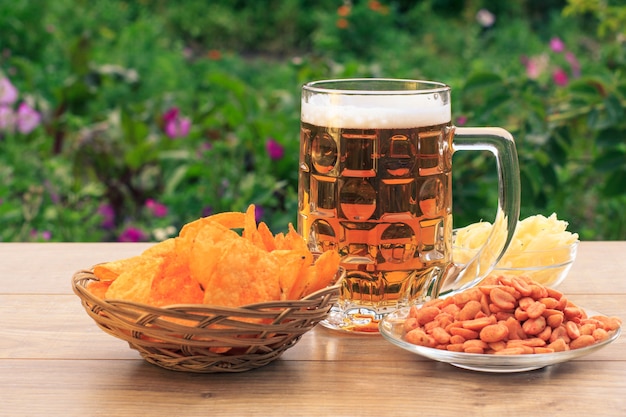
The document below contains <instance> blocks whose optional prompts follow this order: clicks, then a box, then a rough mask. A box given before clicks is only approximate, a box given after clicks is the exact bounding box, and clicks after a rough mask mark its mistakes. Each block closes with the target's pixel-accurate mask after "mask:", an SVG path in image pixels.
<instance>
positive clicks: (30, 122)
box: [16, 103, 41, 135]
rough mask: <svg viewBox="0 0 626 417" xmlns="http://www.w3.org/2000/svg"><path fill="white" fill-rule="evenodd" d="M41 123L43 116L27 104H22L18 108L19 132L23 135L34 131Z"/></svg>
mask: <svg viewBox="0 0 626 417" xmlns="http://www.w3.org/2000/svg"><path fill="white" fill-rule="evenodd" d="M39 123H41V115H40V114H39V112H38V111H36V110H35V109H33V108H32V107H30V106H29V105H28V104H27V103H21V104H20V105H19V107H18V108H17V122H16V124H17V130H18V131H19V132H20V133H22V134H24V135H25V134H27V133H30V132H32V131H33V129H35V128H36V127H37V126H39Z"/></svg>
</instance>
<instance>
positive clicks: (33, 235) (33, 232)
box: [30, 229, 52, 240]
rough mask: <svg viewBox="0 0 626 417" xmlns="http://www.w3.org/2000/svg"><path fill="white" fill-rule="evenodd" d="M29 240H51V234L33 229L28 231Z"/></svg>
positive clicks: (47, 231)
mask: <svg viewBox="0 0 626 417" xmlns="http://www.w3.org/2000/svg"><path fill="white" fill-rule="evenodd" d="M30 237H31V239H33V240H35V239H37V240H38V239H41V240H50V239H51V238H52V232H51V231H49V230H42V231H41V232H40V231H38V230H35V229H32V230H31V231H30Z"/></svg>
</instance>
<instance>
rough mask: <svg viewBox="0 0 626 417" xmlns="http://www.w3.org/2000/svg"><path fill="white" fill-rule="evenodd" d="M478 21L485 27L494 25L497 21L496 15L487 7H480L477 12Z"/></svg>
mask: <svg viewBox="0 0 626 417" xmlns="http://www.w3.org/2000/svg"><path fill="white" fill-rule="evenodd" d="M476 21H477V22H478V23H479V24H480V25H481V26H482V27H484V28H488V27H491V26H493V24H494V23H496V16H495V15H494V14H493V13H491V12H490V11H489V10H487V9H480V10H479V11H478V12H477V13H476Z"/></svg>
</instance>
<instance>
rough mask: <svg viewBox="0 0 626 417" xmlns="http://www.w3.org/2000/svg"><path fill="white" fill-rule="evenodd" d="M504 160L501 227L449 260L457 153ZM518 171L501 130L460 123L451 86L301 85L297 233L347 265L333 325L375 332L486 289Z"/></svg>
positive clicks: (506, 227) (506, 235)
mask: <svg viewBox="0 0 626 417" xmlns="http://www.w3.org/2000/svg"><path fill="white" fill-rule="evenodd" d="M458 150H487V151H490V152H491V153H493V154H494V155H495V157H496V159H497V167H498V168H497V169H498V178H499V184H498V185H499V199H498V208H497V210H496V218H495V221H494V228H493V231H492V233H491V235H490V236H489V239H488V240H487V242H486V243H485V245H484V246H483V248H482V249H481V250H480V251H479V252H478V254H477V255H476V256H475V257H474V259H472V261H470V262H469V263H467V264H466V265H462V266H460V265H455V264H454V262H453V259H452V239H453V236H452V234H453V226H452V189H451V187H452V177H451V175H452V154H453V153H454V152H455V151H458ZM519 195H520V185H519V167H518V160H517V151H516V148H515V143H514V141H513V138H512V136H511V135H510V134H509V133H508V132H507V131H505V130H503V129H501V128H490V127H482V128H466V127H455V126H453V125H452V123H451V101H450V88H449V87H448V86H447V85H445V84H441V83H437V82H430V81H416V80H397V79H373V78H372V79H340V80H327V81H316V82H311V83H308V84H306V85H304V87H303V90H302V108H301V129H300V163H299V186H298V198H299V207H298V231H299V233H300V234H301V235H302V236H303V237H304V238H305V239H306V241H307V244H308V246H309V249H310V250H311V251H312V252H323V251H327V250H335V251H338V253H339V254H340V255H341V266H342V267H343V268H344V269H345V270H346V276H345V279H344V280H342V286H341V293H340V296H339V300H338V302H337V303H336V305H335V306H334V307H333V310H332V311H331V313H330V315H329V316H328V318H327V320H325V321H324V322H323V324H324V325H325V326H326V327H331V328H335V329H339V330H345V331H356V332H359V331H360V332H376V331H377V329H378V321H379V320H380V319H381V318H382V317H383V316H384V315H385V314H387V313H389V312H391V311H393V310H395V309H397V308H400V307H403V306H406V305H410V304H413V303H415V304H419V303H422V302H424V301H426V300H428V299H430V298H434V297H438V296H444V295H449V294H453V293H455V292H457V291H461V290H463V289H466V288H468V287H470V286H474V285H476V284H477V283H479V282H480V281H481V280H482V279H483V278H484V277H485V276H486V275H487V274H488V273H489V272H490V271H491V270H492V269H493V267H494V266H495V264H496V263H497V261H498V260H499V259H500V257H501V256H502V254H503V253H504V251H505V250H506V248H507V246H508V245H509V242H510V240H511V238H512V236H513V232H514V230H515V226H516V224H517V220H518V218H519V199H520V197H519Z"/></svg>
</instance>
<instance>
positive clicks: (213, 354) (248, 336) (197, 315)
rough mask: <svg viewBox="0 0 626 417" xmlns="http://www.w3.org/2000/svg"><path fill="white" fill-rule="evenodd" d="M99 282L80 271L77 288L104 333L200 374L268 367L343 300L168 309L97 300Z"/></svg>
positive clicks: (329, 297) (328, 291)
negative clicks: (92, 286)
mask: <svg viewBox="0 0 626 417" xmlns="http://www.w3.org/2000/svg"><path fill="white" fill-rule="evenodd" d="M338 275H339V274H338ZM94 280H96V281H97V280H98V278H96V276H95V275H94V274H93V271H92V270H82V271H78V272H76V273H75V274H74V276H73V278H72V288H73V290H74V292H75V293H76V295H78V296H79V297H80V299H81V302H82V305H83V307H84V308H85V310H86V311H87V313H88V314H89V316H90V317H91V318H92V319H93V320H94V321H95V322H96V323H97V324H98V326H99V327H100V328H101V329H102V330H104V331H105V332H107V333H109V334H111V335H113V336H115V337H117V338H119V339H122V340H125V341H127V342H128V344H129V345H130V347H131V348H132V349H135V350H137V351H139V353H140V354H141V356H142V357H143V358H144V359H145V360H146V361H148V362H150V363H152V364H155V365H158V366H161V367H163V368H166V369H171V370H176V371H186V372H197V373H216V372H242V371H247V370H251V369H255V368H259V367H261V366H264V365H267V364H268V363H270V362H272V361H274V360H275V359H277V358H278V357H280V355H281V354H282V353H283V352H284V351H285V350H287V349H289V348H290V347H292V346H294V345H295V344H296V343H297V342H298V341H299V340H300V338H301V337H302V335H303V334H304V333H306V332H307V331H308V330H310V329H312V328H313V327H314V326H315V325H316V324H317V323H318V322H320V321H321V320H323V319H324V318H325V317H326V315H327V314H328V312H329V310H330V308H331V307H332V304H333V303H334V302H335V301H336V299H337V296H338V294H339V285H334V286H330V287H327V288H324V289H322V290H319V291H317V292H315V293H313V294H310V295H308V296H306V297H304V298H303V299H301V300H293V301H275V302H267V303H259V304H251V305H247V306H243V307H237V308H229V307H219V306H210V305H200V304H199V305H191V304H185V305H177V306H169V307H165V308H163V307H153V306H149V305H145V304H139V303H134V302H128V301H115V300H102V299H100V298H97V297H95V296H94V295H93V294H91V293H90V292H89V291H88V290H87V285H88V284H89V282H90V281H94ZM260 322H262V323H260Z"/></svg>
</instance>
